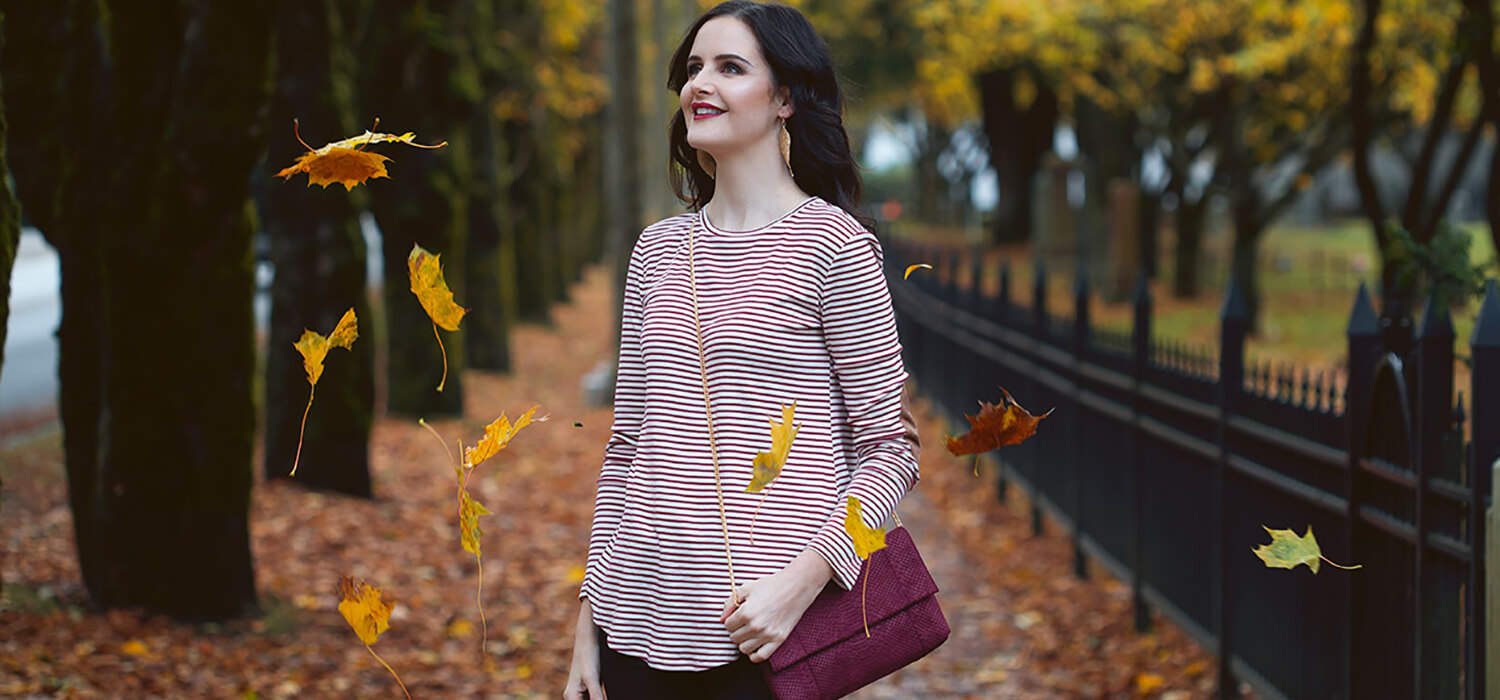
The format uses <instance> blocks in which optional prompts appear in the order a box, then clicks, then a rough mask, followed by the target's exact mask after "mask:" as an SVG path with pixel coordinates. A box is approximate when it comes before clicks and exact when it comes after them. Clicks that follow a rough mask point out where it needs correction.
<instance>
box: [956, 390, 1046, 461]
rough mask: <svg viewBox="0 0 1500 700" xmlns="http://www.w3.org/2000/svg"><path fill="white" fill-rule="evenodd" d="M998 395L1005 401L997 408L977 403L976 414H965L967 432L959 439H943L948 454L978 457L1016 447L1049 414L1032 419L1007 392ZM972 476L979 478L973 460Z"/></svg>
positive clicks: (1002, 391) (1034, 430) (1032, 416)
mask: <svg viewBox="0 0 1500 700" xmlns="http://www.w3.org/2000/svg"><path fill="white" fill-rule="evenodd" d="M1000 393H1002V394H1004V395H1005V399H1004V400H1003V401H1002V402H1001V403H1000V405H998V406H996V405H995V404H992V403H989V402H987V401H980V402H979V408H980V411H979V415H977V416H971V415H968V414H964V418H967V419H968V420H969V432H968V433H967V434H965V435H962V436H960V437H957V438H955V437H953V436H952V435H945V436H943V438H944V440H945V441H946V442H947V444H948V453H949V454H952V455H953V456H955V457H959V456H963V455H978V454H979V453H981V452H988V451H990V450H993V449H996V448H999V447H1004V446H1006V445H1019V444H1021V443H1022V442H1024V441H1025V440H1026V438H1029V437H1031V436H1032V435H1035V434H1036V427H1037V423H1040V422H1041V420H1042V419H1043V418H1046V417H1047V416H1050V415H1052V410H1051V409H1048V411H1047V412H1046V413H1043V414H1042V415H1040V416H1034V415H1032V414H1031V412H1029V411H1027V410H1026V409H1024V408H1022V407H1021V404H1018V403H1016V400H1015V399H1014V398H1012V397H1011V395H1010V392H1008V391H1006V390H1005V389H1004V388H1003V387H1002V388H1001V389H1000ZM974 476H979V463H978V461H977V458H976V461H975V465H974Z"/></svg>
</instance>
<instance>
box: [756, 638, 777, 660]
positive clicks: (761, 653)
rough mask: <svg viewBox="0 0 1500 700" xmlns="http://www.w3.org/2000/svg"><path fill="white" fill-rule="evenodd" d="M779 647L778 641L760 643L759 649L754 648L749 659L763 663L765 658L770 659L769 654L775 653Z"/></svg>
mask: <svg viewBox="0 0 1500 700" xmlns="http://www.w3.org/2000/svg"><path fill="white" fill-rule="evenodd" d="M779 648H781V643H780V642H766V643H765V644H762V645H761V647H760V648H759V649H756V650H755V653H754V654H751V655H750V661H752V662H754V663H764V662H765V661H766V660H768V659H770V658H771V655H772V654H775V653H776V650H777V649H779Z"/></svg>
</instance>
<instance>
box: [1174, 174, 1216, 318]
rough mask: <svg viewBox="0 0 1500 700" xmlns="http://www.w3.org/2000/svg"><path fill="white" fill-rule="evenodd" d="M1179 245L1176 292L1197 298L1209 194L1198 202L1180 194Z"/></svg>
mask: <svg viewBox="0 0 1500 700" xmlns="http://www.w3.org/2000/svg"><path fill="white" fill-rule="evenodd" d="M1177 202H1178V204H1177V212H1176V214H1177V215H1176V217H1175V218H1176V221H1177V249H1176V251H1174V256H1173V262H1174V266H1173V267H1174V274H1173V276H1172V296H1174V297H1177V298H1178V299H1193V298H1196V297H1197V296H1198V290H1199V285H1198V260H1199V259H1200V258H1201V257H1202V250H1203V217H1204V213H1205V212H1206V211H1207V209H1208V206H1207V205H1208V197H1207V196H1204V197H1200V198H1199V199H1198V201H1196V202H1188V201H1187V199H1186V198H1184V197H1182V196H1181V195H1178V198H1177Z"/></svg>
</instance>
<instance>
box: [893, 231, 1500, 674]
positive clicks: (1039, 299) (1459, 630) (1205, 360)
mask: <svg viewBox="0 0 1500 700" xmlns="http://www.w3.org/2000/svg"><path fill="white" fill-rule="evenodd" d="M886 248H887V252H886V255H887V258H886V260H887V263H888V265H889V268H890V270H889V271H890V274H891V279H892V285H891V286H892V296H893V299H894V302H895V305H896V309H897V318H898V326H899V328H900V332H901V338H902V342H903V343H904V345H905V349H906V358H907V363H908V367H909V371H910V372H911V374H912V375H913V376H914V377H915V378H916V380H917V383H918V386H919V388H920V390H921V391H922V393H923V394H925V395H926V396H927V397H928V398H930V399H931V400H932V401H933V402H934V403H935V404H936V405H937V406H938V407H940V409H941V410H942V411H943V412H944V413H945V414H946V417H947V418H948V420H950V421H951V422H952V423H953V424H954V425H955V429H957V428H959V427H960V426H964V427H966V425H967V424H966V423H965V422H964V421H963V418H962V414H963V413H964V412H969V413H974V412H976V411H977V410H978V405H977V403H976V400H979V399H983V400H988V401H998V400H999V391H998V389H997V386H1002V385H1003V386H1004V387H1005V388H1006V389H1008V390H1009V391H1010V392H1011V393H1012V394H1013V395H1014V396H1016V397H1017V399H1018V400H1019V401H1021V402H1022V403H1023V405H1025V406H1026V407H1027V408H1028V409H1032V410H1033V411H1038V412H1040V411H1045V410H1047V409H1049V408H1053V407H1055V408H1056V409H1057V410H1056V413H1054V414H1053V415H1052V416H1051V417H1049V418H1048V419H1047V420H1046V421H1044V422H1043V423H1042V425H1041V430H1039V431H1038V433H1037V435H1036V436H1035V437H1034V438H1032V439H1031V440H1029V441H1027V442H1026V443H1024V444H1022V445H1019V446H1015V447H1007V448H1005V449H1003V450H1001V451H1000V453H998V455H997V456H998V457H1000V458H1001V460H1002V468H1001V488H1002V489H1003V488H1004V484H1005V483H1007V482H1011V483H1015V484H1018V485H1019V486H1021V487H1022V488H1024V489H1025V490H1026V491H1027V492H1028V494H1029V495H1030V496H1031V502H1032V503H1034V504H1036V505H1035V508H1036V509H1037V510H1035V511H1034V512H1033V523H1035V525H1036V526H1037V527H1040V523H1041V513H1042V512H1043V511H1045V512H1047V513H1049V514H1050V515H1052V516H1053V517H1054V518H1055V519H1056V520H1057V521H1058V522H1060V523H1062V524H1063V526H1064V527H1065V528H1066V529H1067V530H1068V531H1069V532H1070V533H1071V537H1072V539H1073V542H1074V546H1075V549H1074V551H1075V569H1076V570H1077V573H1078V575H1080V576H1082V575H1085V574H1086V571H1087V567H1086V558H1087V557H1093V558H1095V559H1096V560H1097V561H1098V562H1100V563H1102V564H1103V565H1105V566H1106V567H1107V568H1109V569H1110V570H1112V571H1113V572H1114V573H1115V574H1116V575H1118V576H1119V577H1120V578H1121V579H1122V580H1125V581H1128V582H1130V584H1131V588H1132V591H1133V593H1134V599H1135V603H1136V611H1137V612H1136V624H1137V627H1138V628H1141V629H1144V628H1145V627H1146V626H1147V625H1148V624H1149V619H1150V616H1149V614H1147V611H1148V610H1149V609H1152V608H1155V609H1158V610H1161V611H1162V612H1163V613H1165V614H1166V615H1167V616H1168V617H1169V618H1170V619H1172V620H1173V621H1174V622H1175V623H1176V624H1178V625H1180V626H1181V627H1182V628H1183V629H1185V630H1187V631H1188V632H1189V633H1190V634H1191V635H1192V636H1194V637H1196V638H1197V639H1198V640H1199V641H1200V642H1201V643H1202V644H1203V645H1204V646H1205V647H1207V648H1208V649H1210V650H1212V651H1214V652H1215V653H1216V655H1217V656H1218V658H1219V659H1220V660H1221V662H1222V663H1220V664H1219V666H1220V669H1221V670H1220V678H1219V680H1220V688H1221V693H1222V694H1224V695H1232V694H1234V693H1233V690H1234V689H1235V688H1237V686H1238V683H1239V681H1245V682H1248V683H1250V684H1251V685H1252V687H1254V688H1255V689H1256V691H1257V692H1258V693H1259V694H1260V695H1261V696H1263V697H1285V698H1398V697H1420V698H1443V699H1445V700H1446V699H1449V698H1470V699H1476V700H1477V699H1480V698H1483V694H1484V692H1485V691H1484V687H1485V684H1484V673H1485V664H1486V661H1487V659H1488V657H1487V656H1486V653H1487V652H1486V650H1485V595H1484V591H1485V579H1484V577H1485V568H1484V552H1485V544H1484V532H1485V519H1484V518H1485V512H1486V509H1487V507H1488V504H1489V501H1490V500H1491V497H1490V493H1491V491H1490V481H1491V477H1490V474H1491V471H1490V468H1491V466H1490V465H1491V463H1492V462H1494V461H1495V460H1496V458H1497V457H1500V298H1497V293H1496V288H1495V285H1494V283H1493V282H1492V283H1491V285H1490V287H1489V292H1488V295H1487V298H1486V299H1485V301H1484V304H1483V306H1482V307H1481V311H1480V319H1479V321H1478V322H1477V323H1476V326H1475V332H1474V334H1473V337H1472V338H1471V339H1470V348H1469V350H1470V355H1469V362H1470V367H1471V373H1470V377H1471V384H1472V386H1471V388H1470V390H1469V391H1468V392H1467V396H1468V397H1470V400H1469V406H1468V408H1465V405H1464V399H1463V396H1464V395H1465V394H1464V393H1460V394H1459V398H1458V400H1457V402H1455V400H1454V393H1455V387H1454V360H1455V357H1454V346H1455V340H1456V339H1455V337H1454V330H1453V326H1452V323H1451V321H1450V320H1449V317H1448V314H1447V310H1446V309H1442V308H1438V309H1431V308H1429V309H1428V310H1427V313H1426V314H1425V315H1424V317H1423V319H1422V322H1421V326H1420V328H1413V327H1412V326H1411V325H1410V324H1406V323H1394V324H1393V323H1389V322H1384V321H1382V320H1381V319H1379V318H1377V316H1376V315H1375V313H1374V311H1373V308H1372V306H1371V303H1370V299H1369V296H1368V295H1367V294H1366V292H1365V291H1364V289H1363V288H1361V290H1360V292H1359V295H1358V297H1357V299H1356V300H1355V303H1354V307H1353V312H1352V314H1351V317H1350V319H1349V326H1348V355H1347V357H1348V360H1347V365H1346V368H1345V370H1344V371H1343V372H1341V373H1339V375H1340V376H1335V375H1334V373H1318V374H1314V373H1311V372H1307V371H1302V370H1298V369H1295V368H1268V367H1264V366H1259V365H1256V364H1252V365H1251V366H1250V367H1248V368H1247V366H1246V362H1245V350H1244V347H1245V336H1246V332H1247V327H1248V323H1247V318H1246V315H1245V308H1244V305H1243V303H1242V300H1241V298H1240V295H1239V293H1238V291H1237V288H1235V287H1234V286H1233V285H1232V284H1231V289H1230V291H1229V293H1228V295H1227V296H1226V301H1225V303H1224V306H1223V309H1222V312H1221V315H1220V317H1221V318H1220V345H1219V348H1218V350H1217V353H1218V356H1217V357H1206V356H1204V354H1203V353H1195V352H1189V351H1186V350H1184V349H1182V348H1180V347H1178V346H1175V345H1173V344H1171V343H1170V342H1164V341H1162V340H1160V339H1156V338H1153V336H1152V333H1151V322H1152V313H1151V308H1152V301H1151V297H1150V294H1149V290H1148V289H1147V287H1146V285H1145V284H1144V283H1141V284H1139V285H1137V290H1136V294H1135V296H1134V300H1133V301H1134V308H1135V311H1134V324H1133V328H1131V329H1129V330H1128V331H1125V332H1120V331H1114V332H1111V331H1107V330H1103V329H1099V328H1095V327H1094V326H1093V325H1092V324H1091V323H1090V319H1089V304H1088V298H1089V290H1088V289H1087V287H1086V286H1084V284H1080V286H1079V287H1078V288H1077V289H1076V294H1075V304H1074V309H1073V311H1072V313H1071V314H1061V315H1059V314H1054V313H1053V312H1052V311H1050V310H1049V309H1047V308H1046V304H1045V299H1046V294H1045V293H1039V292H1044V290H1045V288H1046V273H1045V271H1044V270H1041V269H1037V270H1035V271H1034V274H1033V275H1032V277H1033V280H1034V284H1035V286H1036V290H1035V291H1034V292H1033V293H1032V294H1031V298H1032V300H1033V302H1032V303H1031V304H1029V305H1027V306H1024V307H1023V306H1021V305H1018V304H1015V303H1013V302H1012V296H1011V290H1010V271H1009V268H1008V267H1002V268H1001V269H1000V270H998V271H995V270H983V269H981V266H982V263H980V262H979V261H978V260H977V259H972V258H965V259H962V260H960V259H959V258H960V255H958V254H957V253H956V252H954V251H943V250H938V249H932V248H921V247H915V246H914V245H913V244H910V243H907V242H901V241H895V242H890V243H888V244H887V247H886ZM919 262H925V263H930V264H933V265H934V266H935V268H936V269H934V270H932V271H925V270H924V271H922V272H921V274H917V275H913V276H912V277H911V278H910V279H909V280H905V281H903V280H902V272H903V271H904V269H905V267H906V266H907V265H908V264H912V263H919ZM991 273H995V274H998V275H999V279H1000V285H999V294H998V296H993V297H991V296H985V295H981V294H979V293H978V292H977V291H975V290H976V289H978V285H977V284H969V285H966V287H965V288H960V287H959V286H958V285H957V284H954V283H953V280H955V279H958V278H964V279H971V280H978V279H981V277H989V276H990V274H991ZM991 278H992V277H991ZM1344 377H1346V379H1345V378H1344ZM1470 417H1472V421H1473V423H1472V431H1467V432H1466V431H1465V426H1464V423H1465V422H1466V421H1468V420H1470ZM1470 433H1472V439H1469V438H1466V437H1465V436H1466V435H1467V434H1470ZM1263 525H1264V526H1269V527H1272V528H1289V529H1293V530H1296V531H1297V532H1298V533H1299V534H1301V533H1302V531H1303V530H1305V529H1306V528H1308V527H1311V528H1312V530H1313V531H1314V534H1315V535H1316V537H1317V539H1318V542H1319V543H1320V544H1321V545H1322V547H1323V551H1324V554H1325V555H1327V556H1328V557H1329V558H1330V559H1332V560H1334V561H1338V562H1340V563H1359V564H1362V565H1363V568H1362V569H1359V570H1357V571H1349V572H1346V571H1336V570H1329V569H1327V568H1325V569H1323V571H1322V572H1321V574H1318V575H1314V574H1312V573H1311V572H1310V571H1308V570H1307V569H1306V568H1301V567H1299V568H1298V569H1296V570H1293V571H1287V570H1283V569H1268V568H1266V567H1265V566H1264V564H1263V563H1262V562H1261V560H1260V559H1258V558H1257V557H1256V556H1255V555H1254V554H1252V551H1251V550H1252V549H1253V548H1254V547H1255V546H1256V545H1257V544H1262V543H1265V542H1268V541H1269V540H1270V538H1269V536H1268V535H1267V534H1266V531H1265V530H1264V529H1262V526H1263ZM1488 653H1490V654H1500V650H1491V651H1490V652H1488Z"/></svg>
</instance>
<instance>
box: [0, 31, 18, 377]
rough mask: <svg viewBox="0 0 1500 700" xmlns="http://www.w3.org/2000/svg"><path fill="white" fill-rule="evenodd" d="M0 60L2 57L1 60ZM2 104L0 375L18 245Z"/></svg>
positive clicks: (0, 104)
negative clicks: (6, 153) (6, 157)
mask: <svg viewBox="0 0 1500 700" xmlns="http://www.w3.org/2000/svg"><path fill="white" fill-rule="evenodd" d="M4 30H5V15H4V14H0V41H3V40H4V37H5V31H4ZM0 60H3V56H0ZM4 75H5V69H4V66H3V65H0V96H3V95H4V94H5V93H4V89H3V88H4V84H5V78H4ZM5 138H6V129H5V103H4V100H3V98H0V290H4V291H5V292H6V294H5V298H4V299H0V371H3V370H4V368H5V330H6V324H7V323H8V322H9V320H10V293H9V292H10V275H11V269H12V268H14V267H15V264H16V246H17V245H18V244H19V243H20V242H21V217H20V205H19V204H17V202H16V194H15V192H13V191H12V190H11V189H10V180H9V179H7V178H6V177H5V176H4V173H7V172H10V170H9V169H8V168H7V167H6V160H5Z"/></svg>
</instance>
